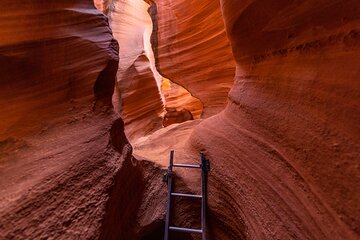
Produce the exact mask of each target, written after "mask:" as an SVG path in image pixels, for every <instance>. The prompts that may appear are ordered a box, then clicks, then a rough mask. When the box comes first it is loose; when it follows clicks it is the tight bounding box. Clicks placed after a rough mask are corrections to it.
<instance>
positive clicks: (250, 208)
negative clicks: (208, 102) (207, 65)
mask: <svg viewBox="0 0 360 240" xmlns="http://www.w3.org/2000/svg"><path fill="white" fill-rule="evenodd" d="M221 7H222V11H223V15H224V19H225V23H226V29H227V33H228V36H229V38H230V40H231V44H232V48H233V53H234V56H235V59H236V62H237V69H236V77H235V83H234V86H233V88H232V89H231V91H230V93H229V98H230V101H229V104H228V105H227V107H226V109H225V111H224V112H222V113H221V114H219V115H217V116H215V117H213V118H211V119H208V120H205V121H203V122H202V123H201V124H200V125H199V126H198V127H196V128H195V130H194V132H193V134H192V136H191V140H190V141H191V142H192V144H193V146H194V147H195V148H196V149H201V148H205V149H206V150H207V154H208V156H209V157H210V158H211V160H212V164H213V167H212V169H213V172H212V173H211V177H210V189H209V192H210V201H209V204H210V209H211V213H212V214H214V216H216V217H217V218H218V219H220V222H221V223H222V224H220V225H219V224H218V222H216V223H217V224H216V225H213V229H214V235H215V236H224V237H222V238H221V239H235V238H236V239H239V238H243V239H357V238H358V237H359V234H360V232H359V229H360V219H359V216H360V214H359V213H360V209H359V204H358V202H359V199H360V194H359V192H360V191H359V190H360V189H359V185H358V182H359V180H360V179H359V168H358V163H359V157H360V153H359V149H360V148H359V147H360V146H359V143H360V128H359V125H358V122H359V120H360V112H359V109H360V108H359V107H360V106H359V103H360V98H359V97H360V96H359V90H360V82H359V77H360V72H359V64H360V58H359V53H360V44H359V43H360V41H359V36H360V35H359V30H360V28H359V27H360V19H359V18H360V7H359V3H358V1H313V0H308V1H296V0H293V1H288V0H286V1H276V2H275V1H257V0H249V1H237V0H222V1H221ZM214 126H216V128H215V129H214ZM220 186H221V187H220ZM217 221H218V220H217ZM217 226H220V227H217ZM225 236H226V237H225ZM218 238H219V237H215V239H218Z"/></svg>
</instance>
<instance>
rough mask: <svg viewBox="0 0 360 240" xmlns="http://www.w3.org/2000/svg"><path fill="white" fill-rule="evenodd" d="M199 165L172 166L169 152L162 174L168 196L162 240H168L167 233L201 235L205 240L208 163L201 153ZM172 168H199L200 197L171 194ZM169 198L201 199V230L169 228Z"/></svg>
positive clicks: (171, 157) (172, 151) (171, 152)
mask: <svg viewBox="0 0 360 240" xmlns="http://www.w3.org/2000/svg"><path fill="white" fill-rule="evenodd" d="M200 159H201V164H200V165H196V164H173V160H174V150H171V151H170V165H169V168H168V170H167V172H165V174H164V181H166V180H167V184H168V194H167V202H166V219H165V235H164V240H169V231H178V232H188V233H201V239H202V240H206V200H207V198H206V197H207V174H208V172H209V171H210V162H209V160H207V159H206V157H205V154H204V153H203V152H201V153H200ZM173 167H183V168H199V169H201V195H193V194H187V193H175V192H172V177H173V175H172V172H173ZM171 197H188V198H197V199H201V229H193V228H182V227H175V226H170V209H171Z"/></svg>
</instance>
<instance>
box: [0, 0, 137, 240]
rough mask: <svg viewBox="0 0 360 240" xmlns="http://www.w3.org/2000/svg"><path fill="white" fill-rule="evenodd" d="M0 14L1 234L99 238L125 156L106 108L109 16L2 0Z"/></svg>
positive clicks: (111, 55)
mask: <svg viewBox="0 0 360 240" xmlns="http://www.w3.org/2000/svg"><path fill="white" fill-rule="evenodd" d="M0 11H1V16H0V74H1V80H0V107H1V115H0V238H1V239H79V238H81V239H94V238H97V237H99V236H100V235H101V232H102V229H104V223H103V219H104V217H105V216H106V212H107V211H108V210H107V209H106V205H107V203H108V200H109V198H110V193H111V189H112V187H113V186H114V185H115V183H116V181H115V179H116V178H117V176H118V175H119V174H121V172H119V169H120V168H121V167H122V166H123V162H124V161H130V159H131V147H130V145H129V144H128V143H127V140H126V137H125V136H124V129H123V124H122V122H121V120H120V119H118V120H116V116H115V114H114V113H113V111H112V106H111V97H112V94H113V89H114V83H115V74H116V71H117V67H118V44H117V42H116V41H115V40H114V39H113V37H112V33H111V30H110V28H109V25H108V23H107V18H106V17H105V16H104V15H103V14H102V13H100V12H99V11H98V10H96V9H95V8H94V5H93V2H92V1H85V0H77V1H73V0H71V1H70V0H65V1H42V2H40V1H25V0H24V1H16V2H14V1H7V0H5V1H1V3H0ZM113 129H115V130H113ZM114 131H115V132H116V134H115V135H117V136H118V137H117V138H114V137H113V136H112V135H114V134H110V132H114Z"/></svg>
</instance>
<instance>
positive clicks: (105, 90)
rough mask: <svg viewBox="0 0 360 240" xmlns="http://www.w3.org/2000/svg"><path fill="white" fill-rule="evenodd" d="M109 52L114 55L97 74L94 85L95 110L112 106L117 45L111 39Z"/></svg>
mask: <svg viewBox="0 0 360 240" xmlns="http://www.w3.org/2000/svg"><path fill="white" fill-rule="evenodd" d="M110 48H111V51H112V52H114V53H116V54H115V56H114V57H113V58H111V59H110V60H109V61H108V62H107V65H106V67H105V68H104V69H103V70H102V71H101V72H100V73H99V76H98V77H97V79H96V81H95V85H94V95H95V106H94V107H95V108H96V107H97V106H98V105H106V106H112V95H113V93H114V87H115V81H116V73H117V70H118V66H119V57H118V52H119V44H118V42H117V41H116V40H115V39H113V40H112V41H111V43H110Z"/></svg>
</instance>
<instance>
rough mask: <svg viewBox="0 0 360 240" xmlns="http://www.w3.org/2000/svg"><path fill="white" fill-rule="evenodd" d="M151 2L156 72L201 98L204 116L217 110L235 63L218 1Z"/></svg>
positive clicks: (169, 0)
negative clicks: (154, 29)
mask: <svg viewBox="0 0 360 240" xmlns="http://www.w3.org/2000/svg"><path fill="white" fill-rule="evenodd" d="M154 2H155V5H156V7H154V8H156V11H155V10H153V11H152V12H151V13H152V16H153V21H154V22H155V25H156V30H157V31H156V38H153V39H152V46H153V47H154V54H155V57H156V61H157V62H156V64H157V68H158V70H159V72H160V73H161V74H162V75H163V76H164V77H167V78H169V79H171V80H172V81H173V82H175V83H177V84H179V85H180V86H183V87H184V88H185V89H187V90H188V91H189V92H190V93H191V94H192V95H193V96H194V97H196V98H198V99H200V101H201V102H202V104H203V105H204V111H203V114H202V117H203V118H206V117H209V116H211V115H214V114H215V113H218V112H219V111H221V110H222V109H223V108H224V106H225V104H226V101H227V94H228V91H229V89H230V88H231V86H232V83H233V76H234V66H235V63H234V60H233V57H232V54H231V48H230V45H229V41H228V39H227V37H226V33H225V28H224V23H223V20H222V17H221V9H220V5H219V2H218V1H187V0H178V1H173V0H156V1H154ZM154 34H155V33H154Z"/></svg>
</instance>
